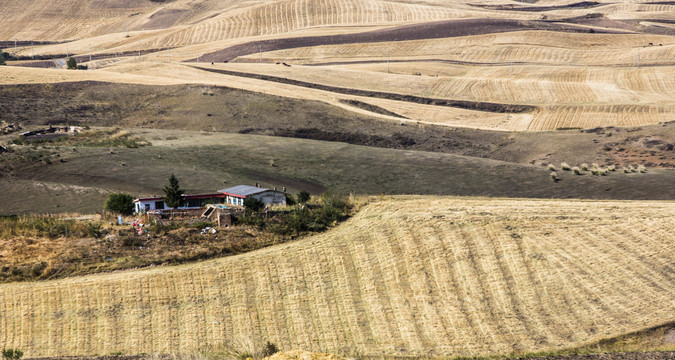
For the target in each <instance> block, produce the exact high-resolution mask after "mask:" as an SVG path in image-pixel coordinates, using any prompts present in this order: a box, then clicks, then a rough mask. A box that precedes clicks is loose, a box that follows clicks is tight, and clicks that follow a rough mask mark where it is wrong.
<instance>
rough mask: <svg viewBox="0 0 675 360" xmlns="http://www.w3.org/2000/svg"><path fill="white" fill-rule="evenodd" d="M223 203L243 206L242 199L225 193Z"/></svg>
mask: <svg viewBox="0 0 675 360" xmlns="http://www.w3.org/2000/svg"><path fill="white" fill-rule="evenodd" d="M225 203H226V204H229V205H239V206H244V199H242V198H240V197H236V196H232V195H227V196H226V197H225Z"/></svg>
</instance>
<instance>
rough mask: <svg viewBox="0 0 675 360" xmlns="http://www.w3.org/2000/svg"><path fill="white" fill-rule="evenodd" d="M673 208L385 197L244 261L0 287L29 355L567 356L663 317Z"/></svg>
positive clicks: (2, 333) (2, 309)
mask: <svg viewBox="0 0 675 360" xmlns="http://www.w3.org/2000/svg"><path fill="white" fill-rule="evenodd" d="M674 219H675V204H674V203H672V202H616V201H602V202H598V201H569V200H564V201H550V200H513V199H489V200H488V199H480V198H442V197H441V198H438V197H434V198H431V197H393V198H379V199H373V200H372V201H371V203H370V204H369V205H367V206H365V208H363V209H362V210H361V211H360V212H359V213H358V214H357V215H356V216H355V217H354V218H352V219H351V220H349V221H347V222H346V223H344V224H343V225H341V226H339V227H337V228H335V229H333V230H331V231H329V232H327V233H325V234H321V235H318V236H313V237H309V238H306V239H304V240H301V241H299V242H296V243H292V244H285V245H280V246H275V247H271V248H267V249H264V250H260V251H256V252H253V253H249V254H244V255H241V256H235V257H230V258H225V259H218V260H212V261H207V262H203V263H198V264H190V265H183V266H177V267H163V268H151V269H145V270H137V271H127V272H118V273H111V274H102V275H96V276H86V277H78V278H72V279H63V280H57V281H47V282H40V283H15V284H2V285H0V343H2V344H4V345H5V346H10V347H16V348H21V349H23V350H25V351H26V354H27V356H54V355H67V354H74V353H78V354H108V353H112V352H123V353H141V352H146V353H177V352H182V353H186V352H187V353H190V352H198V351H200V350H204V349H209V348H211V347H219V346H223V344H224V343H225V342H226V341H230V342H232V341H236V340H238V339H239V340H241V339H249V340H250V341H252V342H253V343H255V344H261V342H263V341H268V340H269V341H272V342H274V343H276V344H278V345H279V346H280V347H281V349H294V348H301V349H308V350H314V351H330V352H341V353H353V354H362V355H380V354H388V355H424V356H437V355H445V356H453V355H466V356H473V355H490V354H508V353H513V352H516V353H517V352H531V351H542V350H552V349H562V348H567V347H574V346H578V345H581V344H584V343H590V342H594V341H597V340H599V339H602V338H607V337H612V336H616V335H619V334H622V333H626V332H631V331H635V330H639V329H642V328H647V327H650V326H654V325H658V324H662V323H666V322H668V321H672V320H674V319H673V310H674V309H675V300H674V299H675V290H674V289H675V278H673V274H674V273H675V271H674V270H675V269H673V262H675V258H674V257H673V252H672V248H673V246H675V243H673V240H674V238H673V237H672V236H670V235H671V232H672V229H673V227H675V222H674V221H675V220H674Z"/></svg>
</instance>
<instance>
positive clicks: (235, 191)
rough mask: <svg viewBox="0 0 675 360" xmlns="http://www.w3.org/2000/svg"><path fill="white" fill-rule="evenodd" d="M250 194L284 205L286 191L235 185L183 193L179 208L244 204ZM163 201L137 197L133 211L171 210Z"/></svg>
mask: <svg viewBox="0 0 675 360" xmlns="http://www.w3.org/2000/svg"><path fill="white" fill-rule="evenodd" d="M249 196H252V197H254V198H256V199H258V200H260V201H262V202H263V203H264V204H265V205H271V204H282V205H286V193H284V192H283V191H277V190H276V189H274V190H272V189H265V188H260V187H256V186H248V185H237V186H233V187H230V188H227V189H221V190H218V192H217V193H215V194H200V195H183V199H184V200H185V201H184V206H182V207H180V209H198V208H201V207H204V206H206V205H208V204H227V205H237V206H244V200H245V199H246V198H247V197H249ZM171 209H173V208H170V207H168V206H166V203H164V198H163V197H148V198H138V199H135V200H134V211H135V212H136V213H142V212H147V211H161V210H171Z"/></svg>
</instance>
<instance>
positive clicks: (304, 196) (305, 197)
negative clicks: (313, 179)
mask: <svg viewBox="0 0 675 360" xmlns="http://www.w3.org/2000/svg"><path fill="white" fill-rule="evenodd" d="M311 197H312V195H310V194H309V193H308V192H307V191H305V190H302V191H301V192H299V193H298V203H300V204H304V203H306V202H308V201H309V199H310V198H311Z"/></svg>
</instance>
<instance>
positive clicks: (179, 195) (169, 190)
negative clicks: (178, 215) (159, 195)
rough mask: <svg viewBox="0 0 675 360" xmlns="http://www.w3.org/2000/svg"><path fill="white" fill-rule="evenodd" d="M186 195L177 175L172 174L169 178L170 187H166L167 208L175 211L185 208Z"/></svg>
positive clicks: (165, 200)
mask: <svg viewBox="0 0 675 360" xmlns="http://www.w3.org/2000/svg"><path fill="white" fill-rule="evenodd" d="M184 193H185V192H184V191H183V190H181V188H180V185H179V184H178V179H177V178H176V175H174V174H171V176H170V177H169V185H167V186H165V187H164V194H165V197H164V202H165V203H166V206H168V207H171V208H174V209H175V208H178V207H181V206H183V194H184Z"/></svg>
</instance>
